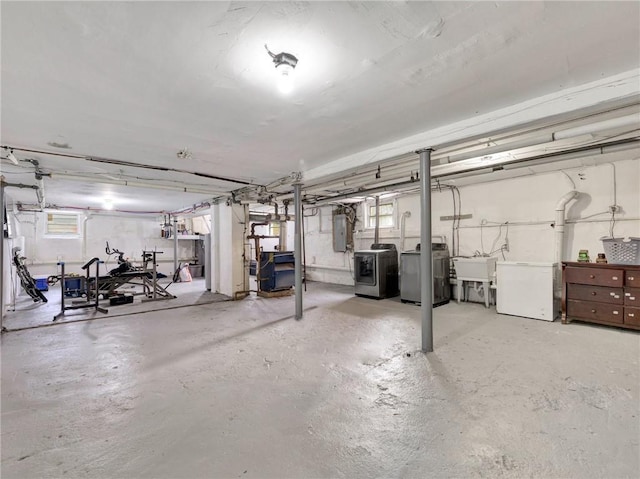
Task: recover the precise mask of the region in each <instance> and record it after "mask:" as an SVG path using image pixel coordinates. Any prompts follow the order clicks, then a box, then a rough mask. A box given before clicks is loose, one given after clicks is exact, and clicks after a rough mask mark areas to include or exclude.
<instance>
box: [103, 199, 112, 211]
mask: <svg viewBox="0 0 640 479" xmlns="http://www.w3.org/2000/svg"><path fill="white" fill-rule="evenodd" d="M102 208H104V209H105V210H112V209H113V200H112V199H111V198H105V199H104V200H102Z"/></svg>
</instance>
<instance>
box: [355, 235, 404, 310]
mask: <svg viewBox="0 0 640 479" xmlns="http://www.w3.org/2000/svg"><path fill="white" fill-rule="evenodd" d="M353 261H354V272H355V293H356V295H357V296H366V297H369V298H376V299H382V298H391V297H393V296H397V295H398V293H399V291H398V250H397V249H396V246H395V245H394V244H391V243H374V244H372V245H371V249H367V250H361V251H356V252H355V253H354V255H353Z"/></svg>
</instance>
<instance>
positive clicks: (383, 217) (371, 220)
mask: <svg viewBox="0 0 640 479" xmlns="http://www.w3.org/2000/svg"><path fill="white" fill-rule="evenodd" d="M365 216H366V221H367V223H366V224H367V228H375V227H376V205H375V203H365ZM395 218H396V215H395V202H394V201H385V202H382V201H381V202H380V223H379V224H380V228H393V227H394V226H395V223H396V222H395Z"/></svg>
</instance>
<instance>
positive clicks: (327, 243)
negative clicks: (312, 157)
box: [305, 159, 640, 284]
mask: <svg viewBox="0 0 640 479" xmlns="http://www.w3.org/2000/svg"><path fill="white" fill-rule="evenodd" d="M614 171H615V180H616V190H617V191H616V196H617V199H616V202H617V204H618V205H619V206H621V207H622V212H621V214H619V215H617V219H618V220H617V222H616V223H615V227H614V234H615V236H616V237H628V236H634V237H640V192H639V185H640V160H638V159H629V160H623V161H618V162H616V163H614V164H613V165H612V164H609V163H606V164H601V165H597V166H591V167H582V168H575V169H571V170H565V171H564V172H562V171H555V172H548V173H541V174H532V175H530V176H523V177H519V178H513V179H508V180H501V181H498V182H491V183H480V184H475V185H469V186H463V187H460V188H459V190H460V195H461V199H462V213H463V214H469V213H470V214H472V215H473V217H472V218H471V219H468V220H462V221H461V223H460V230H459V239H460V248H459V254H460V255H461V256H472V255H474V254H475V253H476V252H479V253H483V252H484V253H489V252H490V250H491V247H492V245H493V244H494V241H495V245H496V246H495V248H499V247H500V245H502V244H503V243H504V238H505V234H506V232H507V229H506V227H505V226H503V227H502V232H501V234H500V237H499V238H498V235H499V233H500V230H499V227H498V225H497V223H504V222H509V223H510V225H509V228H508V236H509V252H505V253H504V255H505V256H504V258H505V259H506V260H512V261H549V262H550V261H553V260H554V229H553V227H552V226H551V224H552V223H553V222H554V220H555V212H554V210H555V206H556V204H557V202H558V200H559V199H560V197H561V196H562V195H564V194H565V193H567V192H568V191H570V190H572V189H576V190H577V191H579V193H580V196H579V197H578V199H577V200H576V201H572V202H570V203H569V204H568V206H567V211H566V216H567V220H568V223H567V225H566V227H565V254H564V256H563V260H565V261H567V260H571V261H575V260H576V259H577V257H578V251H579V250H581V249H588V250H589V253H590V255H591V257H592V261H594V260H595V257H596V255H597V253H599V252H604V249H603V246H602V242H601V241H600V238H601V237H603V236H608V235H609V227H610V222H609V221H610V218H611V215H609V214H608V213H607V211H608V206H609V205H612V204H613V202H614V199H613V196H614V179H613V178H614V176H613V174H614ZM574 184H575V188H574ZM432 203H433V217H432V233H433V234H434V235H445V236H446V239H447V244H448V245H449V249H450V251H451V250H452V241H451V239H452V234H453V233H452V229H451V228H452V222H451V221H441V220H440V216H445V215H453V203H452V195H451V191H450V190H449V189H443V190H442V192H434V193H433V194H432ZM396 211H397V214H398V216H397V221H396V225H397V227H396V228H392V229H381V231H380V242H385V243H394V244H396V247H398V249H400V246H399V245H400V229H399V225H400V215H401V214H402V212H404V211H409V212H410V213H411V216H410V217H409V218H407V219H406V241H405V245H406V249H414V248H415V245H416V243H418V242H419V237H420V197H419V194H417V193H416V194H410V195H405V196H401V197H398V198H397V208H396ZM312 213H315V215H314V216H309V215H311V214H312ZM305 214H306V215H307V217H306V218H305V232H306V238H305V239H306V247H307V277H308V278H309V279H311V280H316V281H324V282H333V283H339V284H353V276H352V273H351V269H352V261H353V255H352V254H351V253H335V252H334V251H333V245H332V235H331V226H330V221H326V222H325V221H324V220H323V218H324V219H329V220H330V217H331V207H329V206H327V207H322V208H317V209H313V210H312V209H310V208H307V209H305ZM362 215H363V212H362V207H359V208H358V219H359V220H361V222H358V223H357V225H358V227H357V230H358V231H357V232H356V235H355V249H356V250H360V249H368V248H369V247H370V246H371V243H373V237H374V232H373V230H367V229H364V228H363V223H362V221H363V216H362ZM494 256H498V257H499V258H500V259H502V255H501V254H499V253H496V254H494Z"/></svg>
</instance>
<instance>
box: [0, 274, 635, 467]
mask: <svg viewBox="0 0 640 479" xmlns="http://www.w3.org/2000/svg"><path fill="white" fill-rule="evenodd" d="M308 288H309V291H308V293H307V295H306V296H305V308H306V312H305V317H304V319H303V320H302V321H295V320H294V319H293V318H292V314H293V310H294V298H293V297H286V298H275V299H263V298H256V297H250V298H247V299H245V300H243V301H237V302H219V303H214V304H206V305H194V306H186V307H184V308H179V309H172V310H166V311H157V312H154V313H146V314H136V315H129V316H120V317H112V318H101V319H96V320H95V321H89V322H77V323H69V324H62V325H59V326H55V327H47V328H41V329H32V330H24V331H18V332H10V333H7V334H4V335H3V337H2V423H1V426H2V463H1V464H2V477H3V478H4V479H8V478H14V477H15V478H43V477H83V478H86V477H92V478H93V477H96V478H132V477H141V478H145V477H149V478H151V477H154V478H200V477H224V478H227V477H228V478H238V477H239V478H251V477H253V478H267V477H274V478H284V477H295V478H302V477H304V478H307V477H331V478H333V477H338V478H341V477H345V478H352V477H359V478H371V477H420V478H424V477H438V478H439V477H464V478H467V477H536V478H539V477H543V478H556V477H558V478H559V477H562V478H588V477H593V478H618V477H638V476H639V475H640V465H639V461H640V449H639V444H638V439H639V437H640V429H639V415H640V410H639V409H640V403H639V398H640V394H639V385H640V381H639V367H638V359H639V353H640V336H639V335H638V334H637V333H634V332H628V331H623V330H618V329H614V328H605V327H598V326H593V325H585V324H580V323H573V324H570V325H562V324H560V323H559V322H558V321H556V322H553V323H547V322H543V321H536V320H532V319H524V318H517V317H511V316H503V315H498V314H496V313H495V309H494V308H492V309H485V308H484V306H482V305H480V304H464V303H463V304H460V305H458V304H455V303H451V304H448V305H445V306H442V307H439V308H437V309H435V310H434V337H435V352H434V353H430V354H428V355H424V354H422V353H421V352H419V351H418V349H419V345H420V310H419V308H418V307H416V306H414V305H412V304H402V303H400V302H399V301H398V299H397V298H395V299H393V300H382V301H375V300H369V299H364V298H359V297H355V296H353V294H352V288H348V287H343V286H332V285H324V284H320V283H309V285H308Z"/></svg>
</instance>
